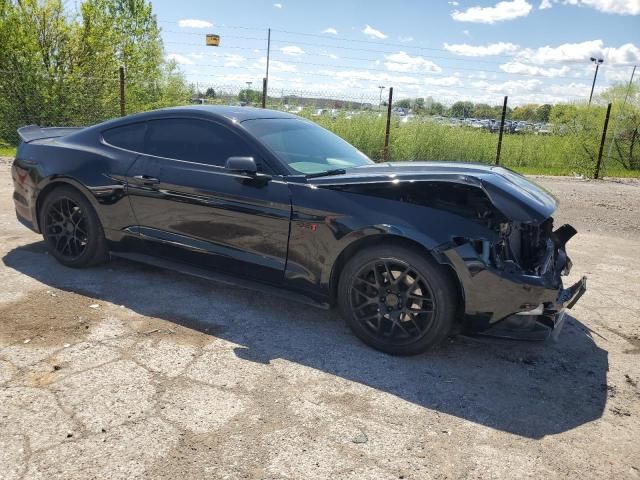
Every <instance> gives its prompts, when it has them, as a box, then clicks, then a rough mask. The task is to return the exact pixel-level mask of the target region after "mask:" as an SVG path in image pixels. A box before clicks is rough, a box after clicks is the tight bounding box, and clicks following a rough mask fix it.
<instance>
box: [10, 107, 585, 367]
mask: <svg viewBox="0 0 640 480" xmlns="http://www.w3.org/2000/svg"><path fill="white" fill-rule="evenodd" d="M18 133H19V135H20V138H21V140H22V143H21V144H20V146H19V147H18V150H17V153H16V158H15V161H14V163H13V166H12V178H13V185H14V194H13V198H14V202H15V208H16V214H17V217H18V219H19V220H20V221H21V222H22V223H23V224H24V225H25V226H27V227H28V228H30V229H32V230H33V231H35V232H38V233H41V234H42V235H43V238H44V242H45V245H46V247H47V249H48V250H49V252H50V253H51V255H52V256H53V257H55V258H56V259H57V260H58V261H59V262H60V263H61V264H63V265H65V266H67V267H74V268H79V267H90V266H92V265H97V264H99V263H102V262H105V261H106V260H108V258H109V256H110V255H113V256H119V257H123V258H128V259H131V260H134V261H140V262H147V263H150V264H153V265H157V266H161V267H166V268H172V269H176V270H178V271H181V272H184V273H189V274H193V275H197V276H200V277H205V278H213V279H218V280H222V281H225V282H234V283H238V284H240V285H243V286H246V287H247V286H248V287H251V288H257V289H261V290H266V291H268V292H270V293H274V292H277V293H279V294H282V293H283V292H288V293H287V295H288V298H292V299H297V300H302V301H305V302H308V303H312V304H314V305H318V306H323V307H329V306H333V305H336V306H337V307H338V308H339V309H340V311H341V313H342V315H343V316H344V318H345V319H346V321H347V323H348V324H349V326H350V327H351V328H352V330H353V331H354V333H355V334H356V335H357V336H358V337H359V338H360V339H362V340H363V341H364V342H366V343H367V344H369V345H370V346H372V347H374V348H377V349H379V350H381V351H384V352H387V353H390V354H402V355H409V354H416V353H420V352H424V351H425V350H427V349H428V348H430V347H431V346H433V345H434V344H436V343H438V342H440V341H441V340H442V339H443V338H445V337H446V336H447V335H448V334H450V333H452V332H454V331H456V330H457V329H459V328H463V329H465V330H467V331H470V332H483V331H490V330H492V329H495V328H497V327H498V328H499V327H501V326H502V327H512V328H519V329H520V330H517V331H520V332H524V334H525V335H531V334H532V332H536V331H537V332H540V331H542V332H544V333H545V334H546V333H547V332H549V331H552V330H556V331H558V330H559V328H560V327H561V326H562V323H563V319H564V309H565V308H567V307H569V308H570V307H571V306H572V305H573V304H574V303H575V302H576V301H577V300H578V298H579V297H580V295H581V294H582V293H583V292H584V290H585V288H586V286H585V280H584V279H583V280H581V281H579V282H577V283H575V284H574V285H572V286H571V287H569V288H564V287H563V285H562V279H561V276H562V275H565V274H567V273H568V272H569V270H570V268H571V261H570V260H569V258H568V256H567V253H566V248H565V245H566V243H567V242H568V241H569V239H570V238H571V237H572V236H573V235H574V234H575V233H576V232H575V230H574V229H573V228H572V227H570V226H568V225H564V226H561V227H560V228H558V229H555V230H554V228H553V218H552V214H553V212H554V210H555V209H556V206H557V202H556V199H555V198H554V197H553V196H552V195H551V194H549V193H548V192H547V191H545V190H544V189H542V188H541V187H538V186H537V185H536V184H534V183H532V182H530V181H529V180H527V179H525V178H524V177H522V176H520V175H518V174H516V173H514V172H512V171H510V170H507V169H505V168H501V167H494V166H490V165H483V164H464V163H445V162H418V161H416V162H395V163H382V164H375V163H374V162H372V161H371V160H370V159H369V158H367V157H366V156H365V155H364V154H363V153H361V152H360V151H358V150H357V149H356V148H354V147H353V146H351V145H350V144H348V143H347V142H345V141H344V140H342V139H341V138H339V137H337V136H336V135H334V134H332V133H330V132H329V131H327V130H324V129H323V128H321V127H320V126H318V125H316V124H315V123H313V122H310V121H307V120H304V119H302V118H299V117H297V116H295V115H292V114H288V113H283V112H276V111H271V110H266V109H256V108H251V107H242V108H241V107H220V106H217V107H216V106H208V105H197V106H187V107H176V108H167V109H163V110H157V111H152V112H146V113H141V114H136V115H130V116H127V117H122V118H118V119H115V120H111V121H108V122H104V123H100V124H98V125H94V126H91V127H87V128H41V127H38V126H29V127H24V128H21V129H19V131H18ZM212 308H215V305H212Z"/></svg>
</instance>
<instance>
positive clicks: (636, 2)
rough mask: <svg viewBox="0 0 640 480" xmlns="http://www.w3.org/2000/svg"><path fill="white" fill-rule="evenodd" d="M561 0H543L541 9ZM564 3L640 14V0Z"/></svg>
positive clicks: (565, 2)
mask: <svg viewBox="0 0 640 480" xmlns="http://www.w3.org/2000/svg"><path fill="white" fill-rule="evenodd" d="M551 2H553V3H560V2H559V0H542V3H541V4H540V9H541V10H543V9H545V8H551V5H552V3H551ZM562 4H563V5H577V6H579V7H588V8H595V9H596V10H598V11H599V12H603V13H614V14H618V15H640V0H562Z"/></svg>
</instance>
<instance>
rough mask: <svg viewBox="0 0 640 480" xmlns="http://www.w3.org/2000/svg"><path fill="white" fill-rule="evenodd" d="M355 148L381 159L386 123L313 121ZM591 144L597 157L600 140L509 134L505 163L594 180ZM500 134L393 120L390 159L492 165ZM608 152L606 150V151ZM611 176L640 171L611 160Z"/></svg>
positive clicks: (608, 170) (529, 170)
mask: <svg viewBox="0 0 640 480" xmlns="http://www.w3.org/2000/svg"><path fill="white" fill-rule="evenodd" d="M310 119H311V120H313V121H316V122H317V123H319V124H320V125H322V126H323V127H325V128H328V129H329V130H331V131H333V132H334V133H336V134H337V135H339V136H341V137H342V138H344V139H345V140H347V141H348V142H350V143H352V144H353V145H355V146H356V147H357V148H358V149H360V150H361V151H363V152H364V153H365V154H367V155H368V156H369V157H371V158H372V159H374V160H380V159H381V158H382V152H383V147H384V133H385V121H386V120H385V119H384V118H380V117H367V116H360V117H354V118H351V119H347V118H344V117H338V118H336V119H331V118H330V117H310ZM585 142H586V143H587V145H588V146H587V149H588V151H589V152H593V154H594V157H595V154H596V153H597V149H598V146H599V138H595V137H594V138H587V139H586V140H585V138H579V137H576V136H573V135H533V134H525V135H509V134H505V135H504V136H503V141H502V151H501V156H500V159H501V164H502V165H504V166H506V167H509V168H511V169H513V170H515V171H517V172H520V173H526V174H532V175H572V174H573V173H574V172H577V173H582V174H585V175H589V176H590V175H591V174H592V172H593V169H594V167H595V165H592V162H591V160H589V159H588V158H587V157H586V155H585V152H584V148H583V144H584V143H585ZM497 143H498V135H497V134H495V133H490V132H488V131H486V130H483V129H473V128H468V127H452V126H449V125H443V124H438V123H435V122H428V121H427V122H419V121H415V122H412V123H408V124H401V123H399V122H398V121H397V120H394V121H392V124H391V130H390V142H389V159H390V160H392V161H398V160H444V161H464V162H482V163H490V164H493V163H494V162H495V159H496V149H497ZM605 152H606V150H605ZM606 174H607V176H610V177H640V171H638V170H635V171H634V170H626V169H624V168H623V167H622V166H621V165H619V164H618V162H615V161H613V160H612V161H610V162H609V164H608V165H607V168H606Z"/></svg>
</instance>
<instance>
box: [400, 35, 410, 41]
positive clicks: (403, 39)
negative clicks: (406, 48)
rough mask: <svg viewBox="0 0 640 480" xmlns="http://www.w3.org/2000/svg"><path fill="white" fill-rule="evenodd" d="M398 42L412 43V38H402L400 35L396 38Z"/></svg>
mask: <svg viewBox="0 0 640 480" xmlns="http://www.w3.org/2000/svg"><path fill="white" fill-rule="evenodd" d="M398 40H400V41H401V42H413V37H411V36H408V37H403V36H402V35H400V36H399V37H398Z"/></svg>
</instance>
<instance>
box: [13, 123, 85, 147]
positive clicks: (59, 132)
mask: <svg viewBox="0 0 640 480" xmlns="http://www.w3.org/2000/svg"><path fill="white" fill-rule="evenodd" d="M83 128H84V127H46V128H45V127H39V126H38V125H29V126H27V127H22V128H19V129H18V135H19V136H20V140H22V141H23V142H24V143H29V142H33V141H34V140H43V139H45V138H59V137H64V136H66V135H70V134H72V133H75V132H78V131H80V130H82V129H83Z"/></svg>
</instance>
